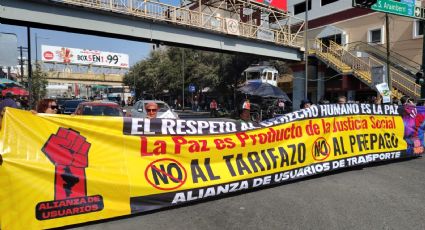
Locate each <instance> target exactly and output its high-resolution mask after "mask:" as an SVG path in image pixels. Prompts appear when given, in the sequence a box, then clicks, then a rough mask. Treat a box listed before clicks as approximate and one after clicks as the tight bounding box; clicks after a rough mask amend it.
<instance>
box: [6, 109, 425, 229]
mask: <svg viewBox="0 0 425 230" xmlns="http://www.w3.org/2000/svg"><path fill="white" fill-rule="evenodd" d="M424 121H425V109H424V108H423V107H418V108H416V107H405V108H397V106H393V105H371V104H330V105H319V106H314V107H311V108H308V109H303V110H299V111H296V112H293V113H289V114H285V115H283V116H281V117H277V118H275V119H271V120H267V121H264V122H261V123H259V124H253V123H241V122H238V121H212V120H174V119H152V120H149V119H140V118H128V117H125V118H121V117H94V116H66V115H48V114H37V115H34V114H31V113H30V112H27V111H21V110H17V109H10V108H8V109H7V111H6V113H5V116H4V118H3V121H2V129H1V133H0V135H1V136H0V140H1V142H0V143H1V152H0V154H1V156H2V158H3V163H2V165H1V166H0V186H1V187H2V188H3V189H1V190H0V199H1V200H2V203H1V205H0V224H1V225H0V226H1V229H22V228H31V229H45V228H53V227H60V226H66V225H71V224H77V223H84V222H88V221H94V220H100V219H107V218H112V217H118V216H124V215H130V214H135V213H141V212H146V211H150V210H156V209H160V208H165V207H171V206H174V205H180V204H186V203H188V202H194V201H201V200H205V199H208V198H213V197H218V196H223V195H226V194H231V193H234V192H240V191H247V190H250V189H253V188H261V187H265V186H270V185H276V184H282V183H285V182H288V181H291V180H295V179H300V178H304V177H307V176H312V175H317V174H320V173H325V172H329V171H333V170H338V169H343V168H348V167H353V166H362V165H367V164H370V163H372V162H379V161H386V160H393V159H400V158H405V157H414V156H419V155H421V154H423V146H424V144H423V142H424V135H423V134H424V128H425V122H424ZM18 219H19V221H17V220H18Z"/></svg>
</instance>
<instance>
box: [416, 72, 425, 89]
mask: <svg viewBox="0 0 425 230" xmlns="http://www.w3.org/2000/svg"><path fill="white" fill-rule="evenodd" d="M416 84H419V85H423V84H425V76H424V72H423V71H422V70H421V71H419V72H417V73H416Z"/></svg>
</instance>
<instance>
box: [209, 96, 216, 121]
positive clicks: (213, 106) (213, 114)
mask: <svg viewBox="0 0 425 230" xmlns="http://www.w3.org/2000/svg"><path fill="white" fill-rule="evenodd" d="M217 107H218V105H217V102H216V101H215V99H212V101H211V103H210V110H211V112H210V117H217Z"/></svg>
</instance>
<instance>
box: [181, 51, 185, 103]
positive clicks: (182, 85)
mask: <svg viewBox="0 0 425 230" xmlns="http://www.w3.org/2000/svg"><path fill="white" fill-rule="evenodd" d="M181 51H182V77H183V85H182V97H183V98H182V110H183V111H184V49H183V48H181Z"/></svg>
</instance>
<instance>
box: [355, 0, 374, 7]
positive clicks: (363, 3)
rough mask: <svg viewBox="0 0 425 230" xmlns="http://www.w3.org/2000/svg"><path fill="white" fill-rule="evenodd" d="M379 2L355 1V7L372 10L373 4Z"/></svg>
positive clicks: (370, 0) (368, 0)
mask: <svg viewBox="0 0 425 230" xmlns="http://www.w3.org/2000/svg"><path fill="white" fill-rule="evenodd" d="M376 2H377V0H353V6H354V7H364V8H371V7H372V5H373V4H375V3H376Z"/></svg>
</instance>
